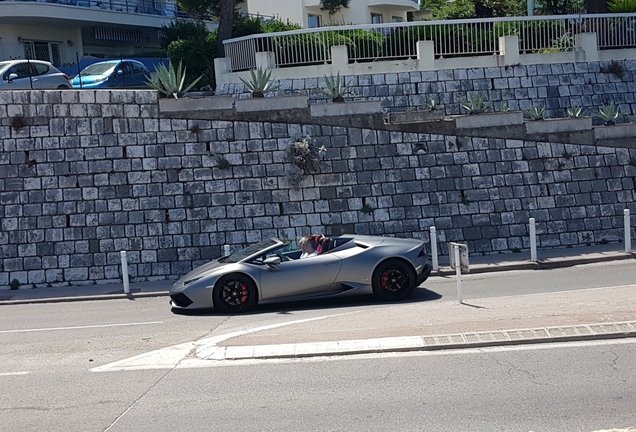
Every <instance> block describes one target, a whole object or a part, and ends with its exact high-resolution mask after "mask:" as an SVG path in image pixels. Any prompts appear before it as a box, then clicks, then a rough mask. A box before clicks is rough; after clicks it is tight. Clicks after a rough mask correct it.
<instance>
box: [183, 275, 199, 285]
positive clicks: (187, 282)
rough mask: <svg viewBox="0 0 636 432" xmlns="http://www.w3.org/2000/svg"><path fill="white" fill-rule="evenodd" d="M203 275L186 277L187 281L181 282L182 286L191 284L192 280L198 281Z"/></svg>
mask: <svg viewBox="0 0 636 432" xmlns="http://www.w3.org/2000/svg"><path fill="white" fill-rule="evenodd" d="M202 277H203V276H199V277H197V278H194V279H188V280H187V281H185V282H183V286H188V285H191V284H193V283H194V282H196V281H198V280H199V279H201V278H202Z"/></svg>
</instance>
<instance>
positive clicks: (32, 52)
mask: <svg viewBox="0 0 636 432" xmlns="http://www.w3.org/2000/svg"><path fill="white" fill-rule="evenodd" d="M22 46H23V47H24V58H27V59H32V60H42V61H47V62H49V63H51V64H53V66H62V56H61V50H60V44H59V43H58V42H38V41H24V42H22Z"/></svg>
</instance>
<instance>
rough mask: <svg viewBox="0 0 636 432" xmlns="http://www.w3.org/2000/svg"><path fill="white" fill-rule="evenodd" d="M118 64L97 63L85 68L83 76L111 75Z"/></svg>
mask: <svg viewBox="0 0 636 432" xmlns="http://www.w3.org/2000/svg"><path fill="white" fill-rule="evenodd" d="M115 66H117V63H95V64H92V65H90V66H87V67H85V68H84V70H83V71H82V72H81V74H82V75H104V74H108V73H111V72H112V71H113V69H114V68H115Z"/></svg>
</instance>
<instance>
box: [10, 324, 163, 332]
mask: <svg viewBox="0 0 636 432" xmlns="http://www.w3.org/2000/svg"><path fill="white" fill-rule="evenodd" d="M150 324H163V321H148V322H137V323H121V324H98V325H88V326H75V327H49V328H39V329H20V330H0V334H3V333H31V332H45V331H58V330H80V329H90V328H104V327H128V326H138V325H150Z"/></svg>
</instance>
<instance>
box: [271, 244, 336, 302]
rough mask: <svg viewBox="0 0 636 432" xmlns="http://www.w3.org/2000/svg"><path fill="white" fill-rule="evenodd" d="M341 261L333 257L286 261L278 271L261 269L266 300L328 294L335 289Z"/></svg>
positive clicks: (275, 269) (323, 256)
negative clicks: (331, 289)
mask: <svg viewBox="0 0 636 432" xmlns="http://www.w3.org/2000/svg"><path fill="white" fill-rule="evenodd" d="M341 263H342V260H341V259H340V258H338V257H336V256H334V255H331V254H324V255H317V256H314V257H309V258H303V259H296V260H292V261H283V262H281V263H280V265H279V266H278V267H277V268H270V267H269V266H266V265H262V266H260V269H259V271H260V289H261V297H262V298H263V300H267V299H273V298H278V297H287V296H298V295H305V294H311V293H319V292H322V291H327V290H328V289H329V288H330V287H331V285H333V283H334V281H335V280H336V277H337V276H338V273H339V272H340V265H341Z"/></svg>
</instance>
